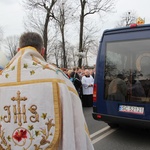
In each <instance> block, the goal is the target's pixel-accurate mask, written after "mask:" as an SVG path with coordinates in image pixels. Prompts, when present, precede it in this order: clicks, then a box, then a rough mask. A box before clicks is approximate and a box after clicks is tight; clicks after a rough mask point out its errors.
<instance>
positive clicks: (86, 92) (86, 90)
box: [81, 69, 94, 107]
mask: <svg viewBox="0 0 150 150" xmlns="http://www.w3.org/2000/svg"><path fill="white" fill-rule="evenodd" d="M81 82H82V91H83V96H82V105H83V107H92V106H93V85H94V78H93V77H92V76H91V75H90V71H89V70H88V69H86V70H85V75H84V76H83V77H82V80H81Z"/></svg>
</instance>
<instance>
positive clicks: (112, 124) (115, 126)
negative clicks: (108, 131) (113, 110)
mask: <svg viewBox="0 0 150 150" xmlns="http://www.w3.org/2000/svg"><path fill="white" fill-rule="evenodd" d="M107 124H108V125H109V126H110V127H111V128H117V127H118V126H119V125H118V124H117V123H107Z"/></svg>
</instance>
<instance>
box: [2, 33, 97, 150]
mask: <svg viewBox="0 0 150 150" xmlns="http://www.w3.org/2000/svg"><path fill="white" fill-rule="evenodd" d="M19 47H20V49H19V51H18V53H17V54H16V55H15V56H14V58H13V59H12V60H11V61H10V62H9V64H8V65H7V66H6V68H5V69H4V70H3V71H2V72H1V74H0V149H5V150H6V149H7V150H93V149H94V148H93V145H92V143H91V140H90V137H89V132H88V128H87V124H86V121H85V118H84V115H83V111H82V105H81V100H80V99H79V97H78V93H77V91H76V89H75V88H74V86H73V84H72V83H71V81H70V80H69V79H68V77H67V76H66V74H64V73H63V72H62V71H61V70H60V69H58V68H57V67H55V66H54V65H50V64H48V63H47V62H46V61H45V60H44V58H43V57H42V55H41V54H44V48H43V40H42V38H41V36H40V35H39V34H37V33H35V32H27V33H24V34H22V35H21V37H20V41H19ZM40 53H41V54H40Z"/></svg>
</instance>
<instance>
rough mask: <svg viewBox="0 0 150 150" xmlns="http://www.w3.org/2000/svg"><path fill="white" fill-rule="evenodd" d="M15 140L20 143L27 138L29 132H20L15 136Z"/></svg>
mask: <svg viewBox="0 0 150 150" xmlns="http://www.w3.org/2000/svg"><path fill="white" fill-rule="evenodd" d="M13 138H14V139H16V140H17V141H18V142H20V141H21V140H22V139H23V138H24V139H26V138H27V131H26V130H18V131H16V132H15V134H14V135H13Z"/></svg>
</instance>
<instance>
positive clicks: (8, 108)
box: [3, 106, 11, 123]
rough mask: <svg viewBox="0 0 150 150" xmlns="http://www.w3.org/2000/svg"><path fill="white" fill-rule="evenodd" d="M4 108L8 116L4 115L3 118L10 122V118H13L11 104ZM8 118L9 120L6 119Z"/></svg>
mask: <svg viewBox="0 0 150 150" xmlns="http://www.w3.org/2000/svg"><path fill="white" fill-rule="evenodd" d="M4 110H6V111H7V114H8V116H4V118H3V119H4V121H5V122H6V123H8V122H10V119H11V114H10V106H4ZM6 118H8V120H5V119H6Z"/></svg>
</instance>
